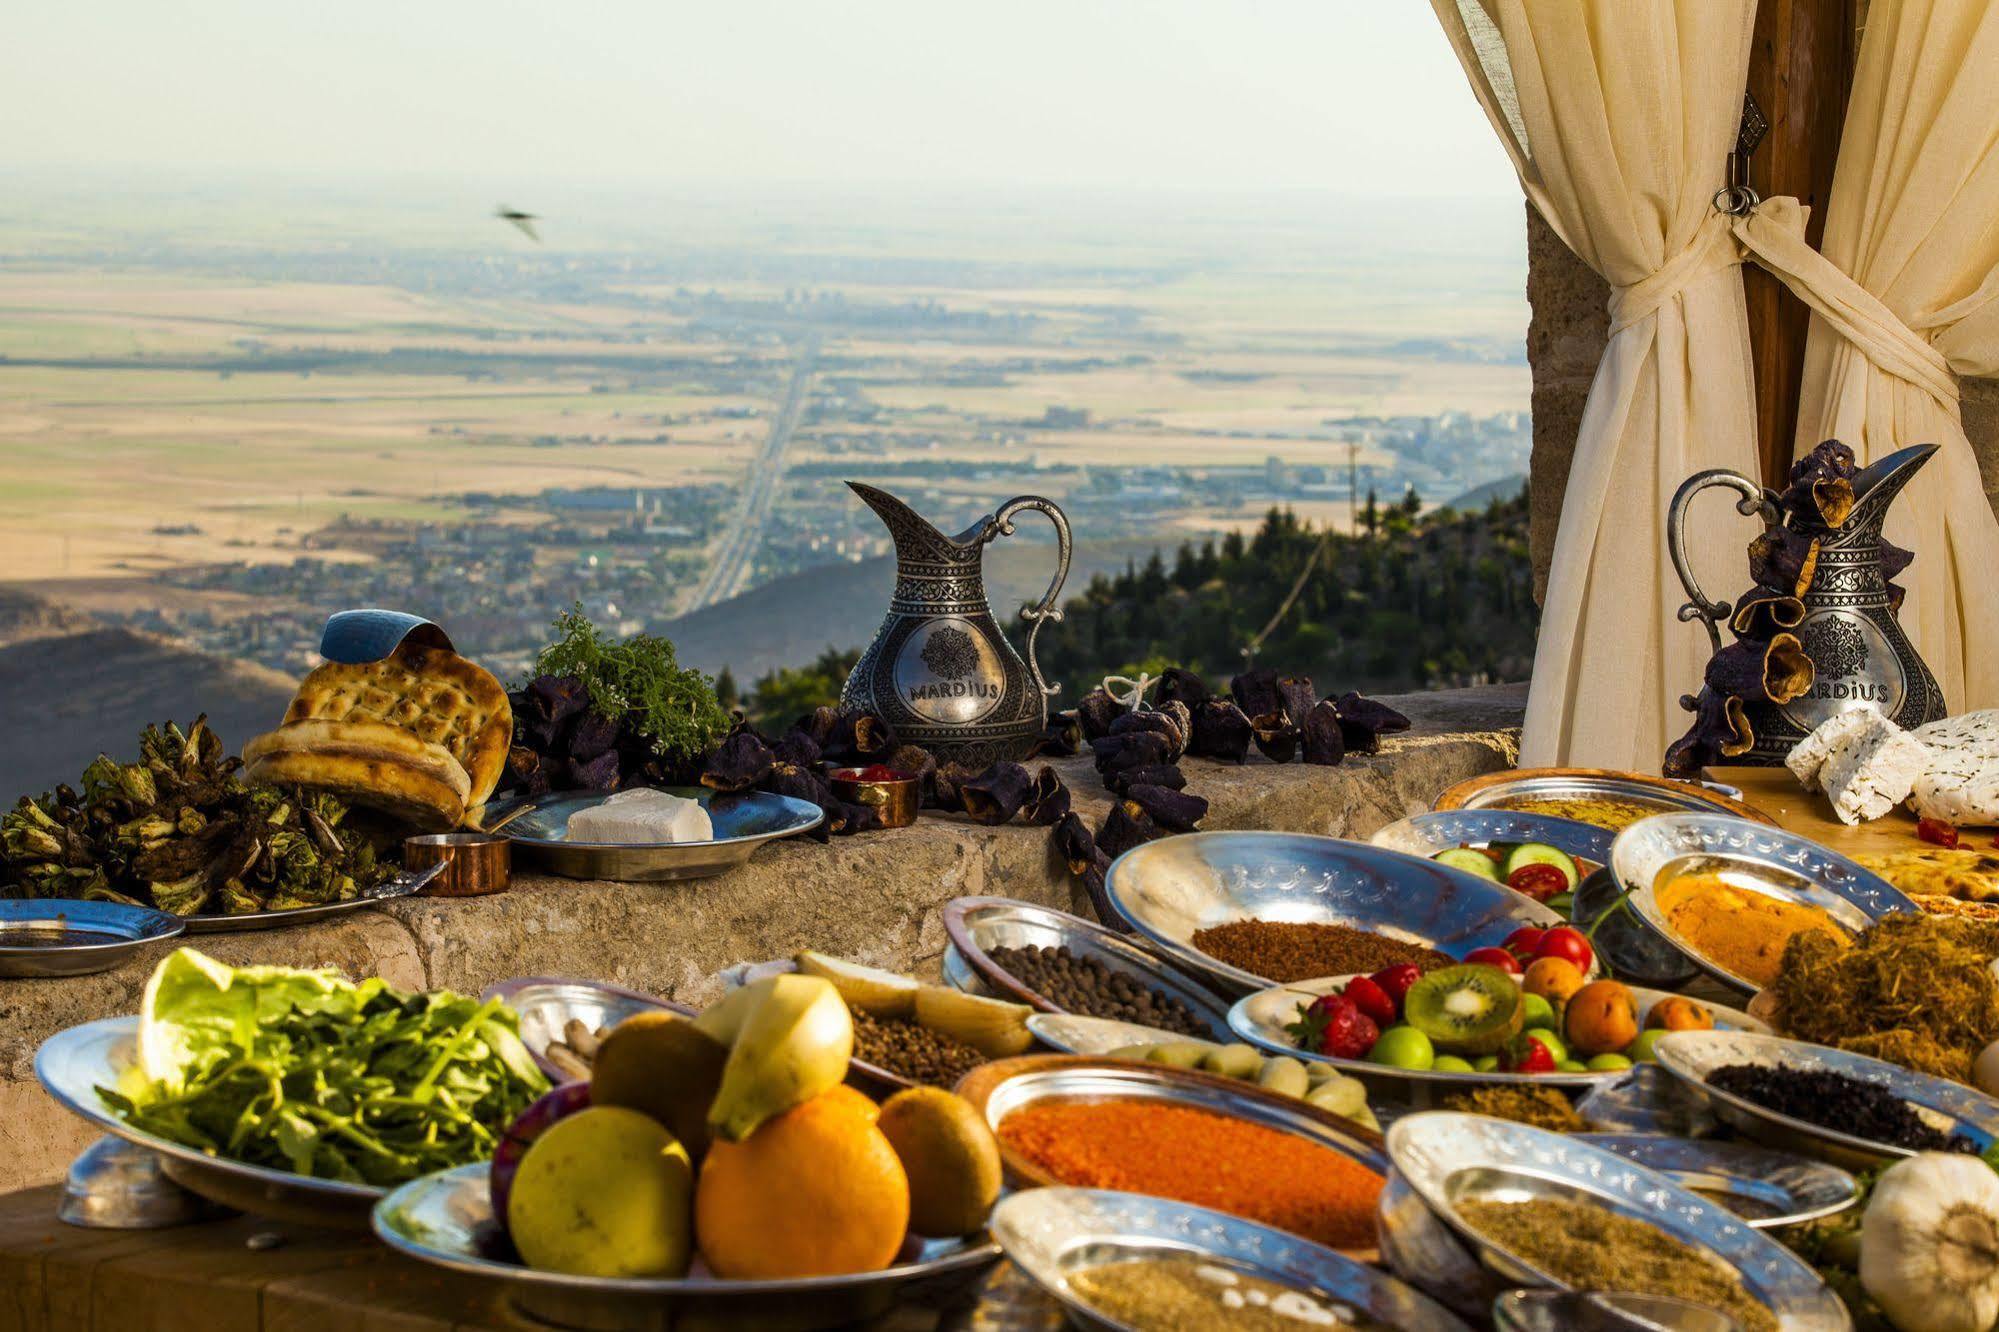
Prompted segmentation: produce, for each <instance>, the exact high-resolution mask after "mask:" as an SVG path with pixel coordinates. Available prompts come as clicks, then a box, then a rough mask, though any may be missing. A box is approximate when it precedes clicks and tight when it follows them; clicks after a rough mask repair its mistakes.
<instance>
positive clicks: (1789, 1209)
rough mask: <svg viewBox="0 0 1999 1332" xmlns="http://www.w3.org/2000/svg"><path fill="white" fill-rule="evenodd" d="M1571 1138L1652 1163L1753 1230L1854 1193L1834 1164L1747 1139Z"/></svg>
mask: <svg viewBox="0 0 1999 1332" xmlns="http://www.w3.org/2000/svg"><path fill="white" fill-rule="evenodd" d="M1576 1137H1578V1138H1580V1139H1581V1140H1582V1141H1584V1142H1587V1143H1593V1144H1595V1145H1596V1146H1598V1147H1601V1148H1603V1149H1604V1150H1605V1151H1608V1152H1615V1153H1617V1154H1618V1155H1619V1156H1621V1157H1623V1158H1624V1159H1625V1160H1627V1161H1636V1162H1637V1163H1638V1164H1639V1165H1642V1166H1644V1167H1645V1168H1646V1169H1648V1170H1656V1171H1658V1172H1659V1173H1660V1174H1662V1175H1664V1176H1665V1177H1666V1178H1667V1179H1670V1180H1672V1181H1673V1182H1674V1183H1675V1184H1677V1185H1679V1186H1680V1187H1681V1188H1683V1189H1685V1190H1687V1191H1688V1192H1689V1193H1698V1194H1700V1195H1701V1196H1702V1197H1703V1198H1708V1199H1710V1200H1712V1201H1714V1202H1718V1203H1720V1204H1721V1205H1722V1206H1723V1207H1726V1208H1727V1209H1728V1210H1729V1211H1731V1212H1734V1213H1735V1214H1736V1215H1737V1216H1739V1217H1741V1218H1742V1219H1743V1220H1744V1221H1746V1222H1747V1223H1748V1224H1749V1225H1750V1226H1752V1227H1754V1228H1755V1229H1757V1230H1776V1229H1778V1228H1780V1227H1783V1226H1795V1225H1799V1224H1801V1223H1803V1222H1806V1221H1816V1220H1818V1219H1819V1218H1820V1217H1823V1216H1831V1215H1833V1214H1834V1213H1836V1212H1843V1211H1845V1210H1846V1209H1847V1208H1849V1207H1851V1206H1853V1204H1854V1202H1855V1200H1856V1199H1858V1198H1859V1196H1860V1186H1859V1184H1857V1183H1856V1182H1855V1181H1854V1178H1853V1176H1852V1175H1850V1174H1848V1173H1847V1172H1846V1171H1844V1170H1841V1169H1840V1168H1839V1167H1838V1166H1836V1165H1830V1164H1828V1163H1827V1162H1824V1161H1815V1160H1813V1159H1811V1158H1810V1157H1808V1156H1799V1155H1797V1154H1796V1153H1794V1152H1780V1151H1775V1150H1772V1149H1771V1148H1768V1147H1758V1146H1756V1145H1755V1144H1753V1143H1747V1142H1696V1141H1690V1140H1688V1139H1686V1138H1666V1137H1661V1136H1660V1135H1658V1134H1656V1133H1578V1134H1577V1135H1576Z"/></svg>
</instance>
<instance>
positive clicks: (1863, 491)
mask: <svg viewBox="0 0 1999 1332" xmlns="http://www.w3.org/2000/svg"><path fill="white" fill-rule="evenodd" d="M1936 451H1937V446H1936V445H1934V444H1913V445H1910V446H1909V447H1908V448H1906V449H1897V450H1895V451H1894V452H1893V453H1891V454H1889V455H1888V456H1887V457H1885V458H1882V459H1880V460H1879V461H1877V462H1874V463H1872V464H1870V465H1869V466H1867V467H1865V468H1862V469H1861V470H1860V471H1858V472H1856V473H1854V476H1853V501H1854V503H1855V505H1861V504H1866V503H1867V502H1868V501H1870V500H1872V501H1873V502H1874V503H1876V504H1879V505H1883V506H1885V505H1888V504H1890V503H1892V502H1893V501H1894V499H1895V496H1897V495H1899V494H1901V493H1902V487H1903V486H1906V485H1908V484H1909V481H1910V480H1911V479H1912V478H1913V477H1914V476H1915V475H1916V472H1917V471H1918V470H1919V469H1920V468H1921V467H1922V465H1923V464H1924V463H1926V462H1928V461H1929V460H1930V455H1931V454H1933V453H1935V452H1936Z"/></svg>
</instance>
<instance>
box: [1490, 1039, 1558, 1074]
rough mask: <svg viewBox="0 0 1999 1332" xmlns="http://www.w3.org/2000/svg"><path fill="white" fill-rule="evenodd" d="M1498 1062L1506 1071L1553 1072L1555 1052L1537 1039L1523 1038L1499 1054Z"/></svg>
mask: <svg viewBox="0 0 1999 1332" xmlns="http://www.w3.org/2000/svg"><path fill="white" fill-rule="evenodd" d="M1499 1064H1500V1067H1501V1068H1503V1069H1505V1070H1506V1071H1507V1072H1508V1073H1553V1072H1554V1071H1555V1052H1554V1051H1553V1050H1550V1049H1549V1048H1548V1047H1547V1046H1545V1045H1543V1044H1542V1043H1541V1042H1539V1041H1537V1040H1532V1039H1523V1040H1521V1041H1520V1042H1519V1043H1518V1044H1517V1045H1515V1046H1514V1047H1513V1048H1512V1049H1510V1050H1508V1051H1507V1052H1506V1054H1504V1055H1503V1056H1501V1058H1500V1061H1499Z"/></svg>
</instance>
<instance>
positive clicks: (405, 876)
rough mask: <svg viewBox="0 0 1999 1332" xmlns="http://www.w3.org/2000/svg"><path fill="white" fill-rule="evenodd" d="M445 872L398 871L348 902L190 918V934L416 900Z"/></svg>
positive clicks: (438, 868) (435, 868)
mask: <svg viewBox="0 0 1999 1332" xmlns="http://www.w3.org/2000/svg"><path fill="white" fill-rule="evenodd" d="M442 873H444V866H443V865H430V866H427V867H425V868H424V869H420V870H414V871H412V870H398V871H397V872H396V873H395V874H394V875H392V876H390V877H389V878H387V879H384V880H382V882H380V883H378V884H376V885H375V886H374V887H373V888H370V889H368V890H366V891H365V892H363V893H361V894H360V895H359V896H358V897H350V898H348V899H347V900H346V901H345V902H319V903H315V904H314V905H312V906H302V907H286V908H284V909H283V910H280V911H245V912H244V913H242V914H241V915H237V916H212V915H211V916H187V917H184V919H185V920H186V921H187V932H188V933H189V934H241V933H243V932H244V931H247V930H275V929H278V928H280V927H281V926H285V925H306V924H310V923H311V922H312V921H315V920H325V919H326V918H327V917H328V916H344V915H346V914H347V913H348V912H350V911H359V910H360V909H361V908H362V907H369V906H378V905H380V904H381V903H383V902H393V901H395V900H396V899H397V898H402V897H414V896H416V894H417V893H419V892H421V891H422V890H423V888H424V885H426V884H428V883H429V882H430V881H431V880H432V879H434V878H436V877H437V876H438V875H440V874H442Z"/></svg>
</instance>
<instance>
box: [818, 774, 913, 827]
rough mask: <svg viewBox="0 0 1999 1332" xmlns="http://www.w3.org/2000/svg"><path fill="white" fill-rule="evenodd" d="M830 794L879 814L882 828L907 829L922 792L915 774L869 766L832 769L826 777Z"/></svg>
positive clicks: (911, 821)
mask: <svg viewBox="0 0 1999 1332" xmlns="http://www.w3.org/2000/svg"><path fill="white" fill-rule="evenodd" d="M826 780H827V781H829V782H831V783H832V785H833V794H834V795H836V796H838V797H840V799H842V800H844V801H846V802H847V803H848V804H850V805H869V806H872V807H873V808H875V809H878V810H880V811H881V820H882V827H884V828H907V827H908V826H909V825H910V824H912V823H914V822H916V809H917V806H918V805H919V804H921V803H922V801H921V796H922V792H921V791H920V790H919V789H918V786H919V783H918V782H917V779H916V774H915V773H913V772H903V771H901V770H900V769H897V768H890V767H885V766H883V765H882V764H879V763H870V764H869V765H868V766H867V767H865V768H834V769H833V770H832V771H830V772H828V773H827V774H826Z"/></svg>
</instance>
